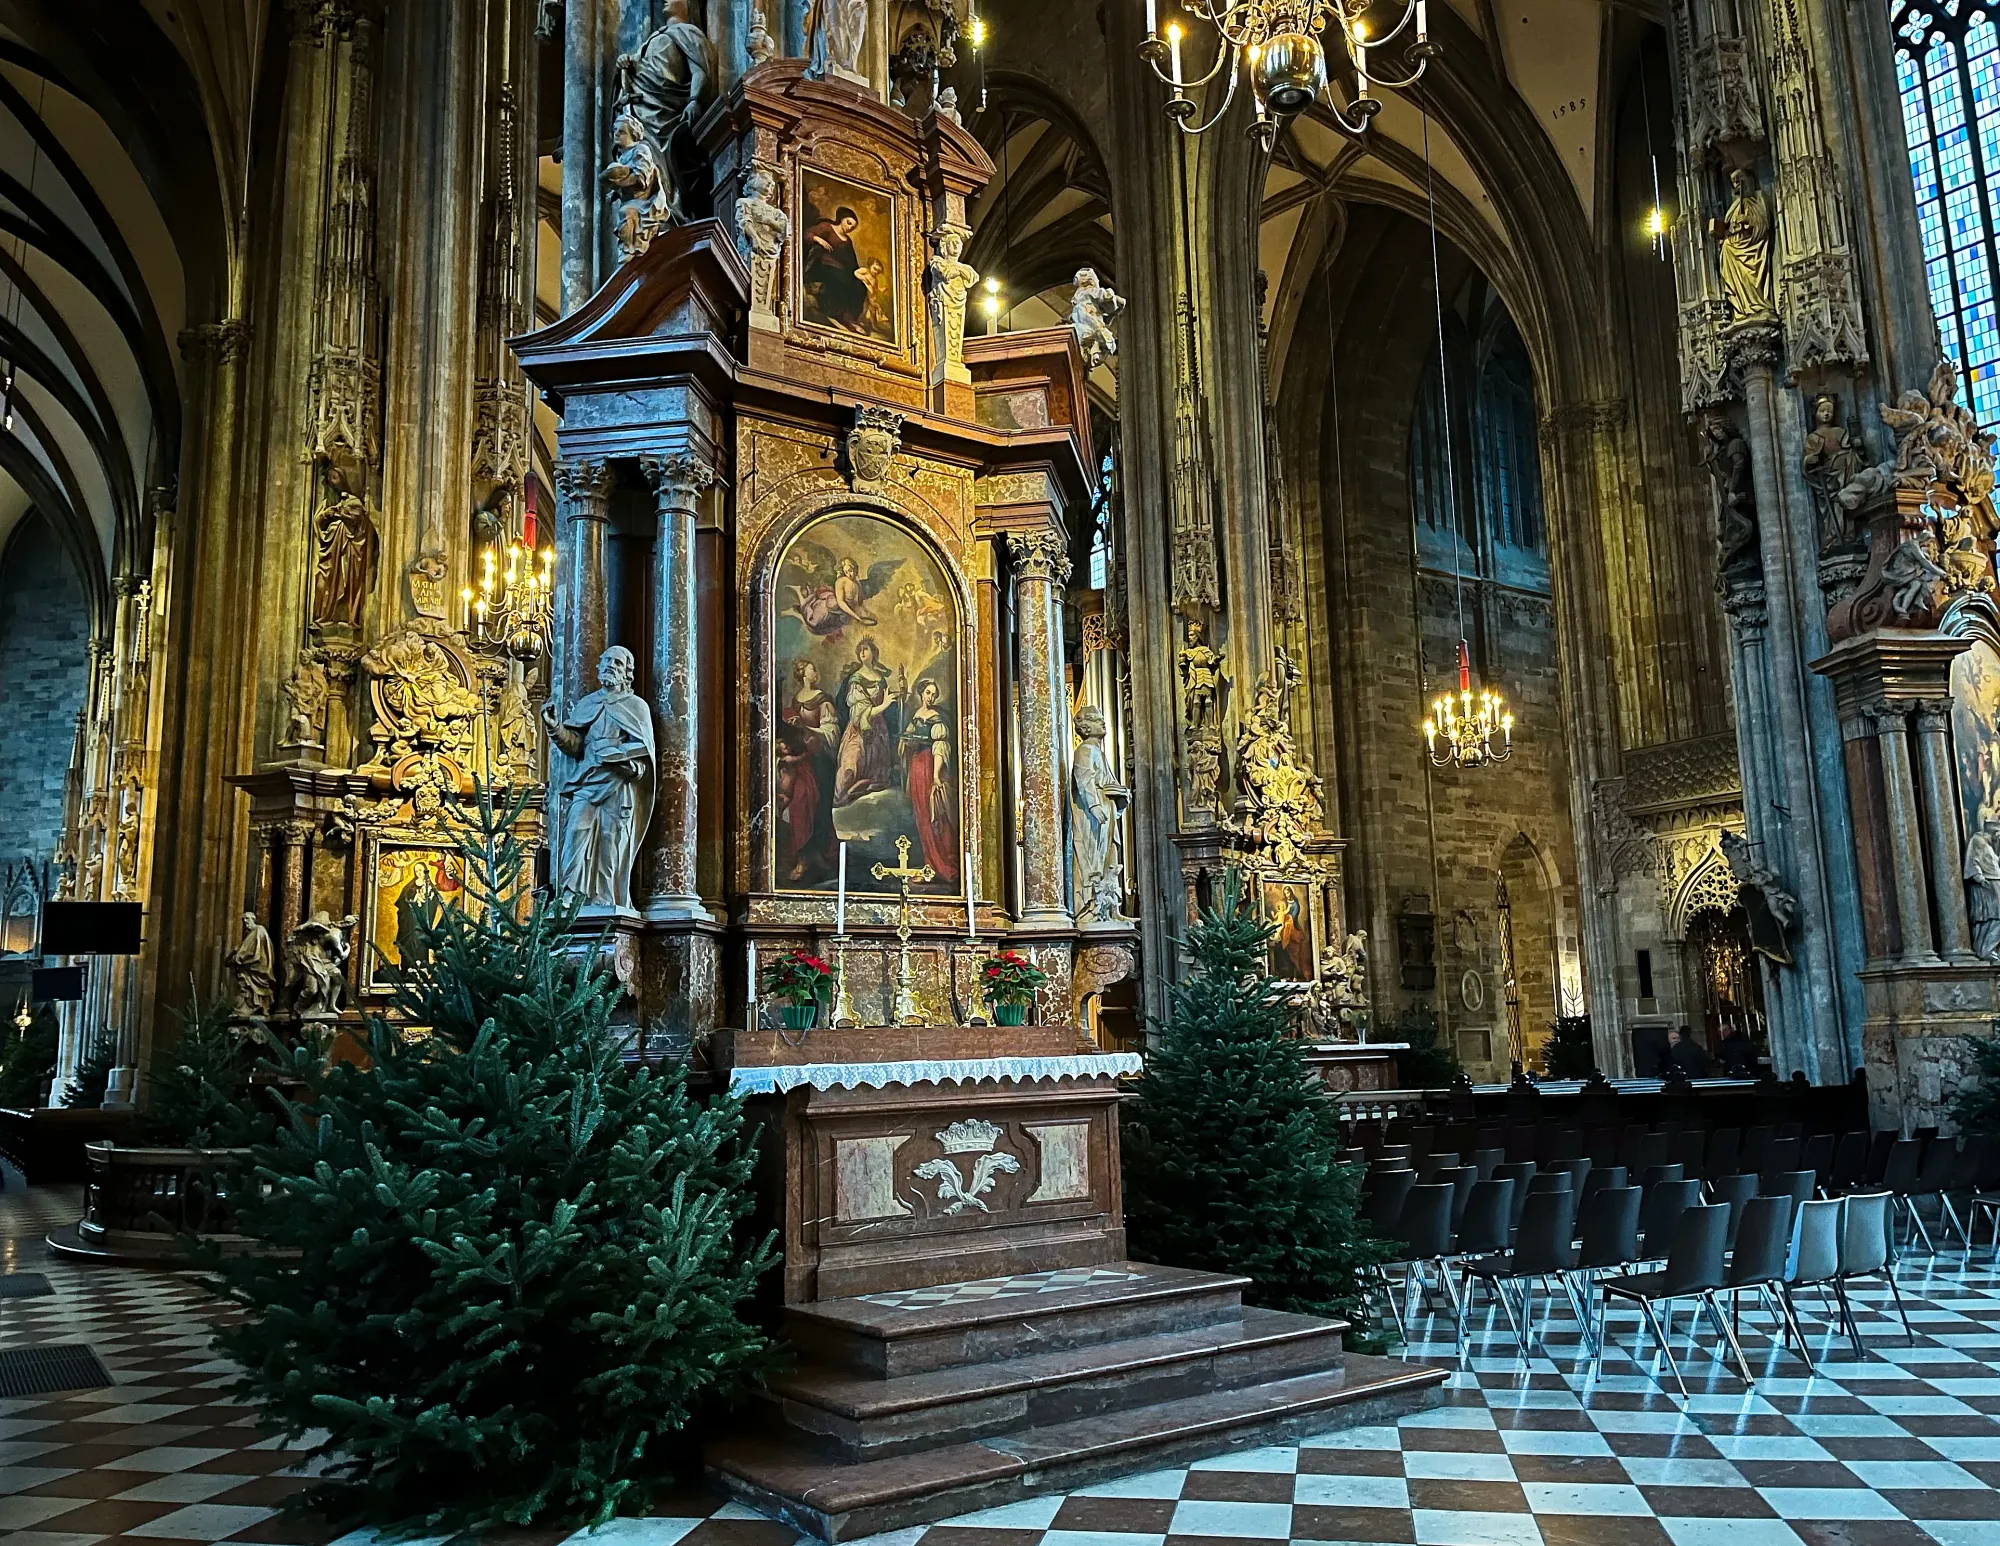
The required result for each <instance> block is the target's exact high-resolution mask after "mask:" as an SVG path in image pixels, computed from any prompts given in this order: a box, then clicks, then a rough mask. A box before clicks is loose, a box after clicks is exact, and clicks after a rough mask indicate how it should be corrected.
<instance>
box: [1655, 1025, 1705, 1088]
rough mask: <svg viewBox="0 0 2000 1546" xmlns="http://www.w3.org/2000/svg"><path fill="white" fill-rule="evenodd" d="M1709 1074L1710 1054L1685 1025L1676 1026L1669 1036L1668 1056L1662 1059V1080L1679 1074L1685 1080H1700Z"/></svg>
mask: <svg viewBox="0 0 2000 1546" xmlns="http://www.w3.org/2000/svg"><path fill="white" fill-rule="evenodd" d="M1707 1073H1708V1054H1707V1053H1706V1052H1704V1051H1702V1050H1701V1047H1700V1045H1699V1044H1698V1043H1697V1042H1696V1041H1695V1039H1694V1032H1693V1031H1691V1030H1689V1029H1688V1028H1687V1027H1686V1026H1685V1025H1678V1026H1675V1027H1674V1029H1673V1030H1672V1031H1671V1032H1670V1033H1669V1034H1668V1036H1667V1055H1666V1057H1665V1058H1664V1059H1662V1067H1661V1069H1660V1074H1661V1077H1662V1078H1669V1079H1670V1078H1672V1077H1673V1076H1674V1075H1675V1074H1679V1075H1680V1076H1681V1077H1682V1078H1683V1079H1700V1078H1702V1077H1704V1076H1705V1075H1706V1074H1707Z"/></svg>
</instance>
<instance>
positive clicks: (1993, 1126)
mask: <svg viewBox="0 0 2000 1546" xmlns="http://www.w3.org/2000/svg"><path fill="white" fill-rule="evenodd" d="M1965 1055H1966V1061H1967V1062H1968V1063H1970V1064H1971V1065H1972V1066H1971V1068H1970V1069H1969V1070H1968V1071H1967V1072H1968V1077H1966V1078H1965V1079H1962V1080H1960V1081H1959V1086H1958V1090H1957V1092H1956V1093H1955V1094H1954V1095H1953V1096H1952V1102H1951V1114H1952V1115H1953V1116H1954V1117H1956V1118H1957V1119H1958V1125H1959V1127H1960V1129H1961V1130H1962V1131H1964V1132H1966V1133H1987V1134H1992V1135H1993V1136H1995V1137H2000V1041H1995V1040H1994V1039H1993V1038H1992V1037H1990V1036H1968V1037H1966V1038H1965Z"/></svg>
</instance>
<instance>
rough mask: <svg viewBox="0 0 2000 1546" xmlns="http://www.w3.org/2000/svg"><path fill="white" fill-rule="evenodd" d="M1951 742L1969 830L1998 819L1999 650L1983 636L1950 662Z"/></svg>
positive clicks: (1999, 797) (1999, 737)
mask: <svg viewBox="0 0 2000 1546" xmlns="http://www.w3.org/2000/svg"><path fill="white" fill-rule="evenodd" d="M1951 728H1952V737H1951V739H1952V744H1953V746H1954V747H1955V748H1956V750H1957V752H1958V787H1959V792H1960V795H1961V797H1962V798H1963V800H1964V802H1965V830H1966V831H1967V832H1978V831H1980V830H1981V829H1982V828H1984V827H1986V826H1988V825H1990V824H1993V823H1995V822H2000V651H1996V650H1995V649H1994V648H1993V646H1992V645H1990V644H1988V643H1987V642H1986V641H1985V640H1984V639H1974V640H1973V642H1972V647H1971V648H1970V649H1968V650H1966V651H1965V652H1964V653H1963V654H1961V655H1958V656H1957V657H1956V658H1954V659H1953V661H1952V663H1951Z"/></svg>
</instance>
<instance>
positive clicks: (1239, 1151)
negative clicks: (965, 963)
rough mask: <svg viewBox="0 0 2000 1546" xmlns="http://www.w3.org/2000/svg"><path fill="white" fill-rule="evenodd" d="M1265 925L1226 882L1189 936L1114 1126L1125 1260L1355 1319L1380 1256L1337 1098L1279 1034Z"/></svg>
mask: <svg viewBox="0 0 2000 1546" xmlns="http://www.w3.org/2000/svg"><path fill="white" fill-rule="evenodd" d="M1270 935H1271V930H1270V928H1269V926H1268V925H1266V924H1265V923H1264V922H1263V921H1262V920H1260V919H1259V918H1258V917H1257V915H1256V912H1255V909H1254V908H1253V907H1252V906H1251V904H1250V903H1248V902H1247V901H1246V900H1245V899H1244V897H1243V895H1242V892H1241V888H1240V884H1239V882H1238V880H1237V878H1236V876H1235V875H1233V874H1231V875H1229V876H1228V877H1226V879H1225V881H1224V886H1223V892H1222V896H1221V900H1220V901H1219V902H1218V903H1217V904H1216V905H1215V906H1213V907H1205V908H1204V909H1203V910H1202V913H1201V920H1200V922H1199V923H1198V924H1196V925H1195V927H1194V928H1193V929H1191V930H1190V931H1189V934H1188V940H1187V948H1188V951H1189V953H1190V955H1191V956H1192V958H1193V970H1192V971H1191V972H1190V973H1189V974H1188V975H1187V976H1186V977H1185V978H1183V979H1182V980H1181V981H1179V982H1177V983H1175V984H1174V985H1173V986H1172V988H1171V989H1170V990H1169V995H1170V1004H1169V1013H1168V1018H1167V1021H1166V1023H1165V1024H1164V1025H1162V1026H1159V1027H1157V1034H1156V1035H1155V1037H1154V1039H1153V1041H1152V1044H1151V1046H1150V1048H1149V1050H1148V1052H1147V1056H1146V1071H1145V1073H1144V1074H1143V1075H1142V1076H1141V1077H1140V1079H1139V1083H1138V1098H1137V1100H1136V1101H1135V1102H1134V1103H1133V1105H1132V1106H1131V1107H1130V1108H1129V1109H1128V1111H1127V1114H1126V1116H1125V1121H1124V1145H1125V1223H1126V1229H1127V1233H1128V1236H1129V1238H1130V1240H1131V1243H1132V1251H1133V1254H1134V1255H1135V1256H1137V1257H1139V1258H1141V1259H1143V1260H1146V1261H1156V1262H1161V1263H1164V1264H1166V1265H1168V1266H1176V1267H1194V1268H1199V1269H1202V1270H1205V1271H1209V1272H1228V1273H1240V1274H1242V1275H1244V1276H1246V1277H1248V1278H1250V1279H1251V1282H1252V1287H1251V1289H1250V1291H1249V1293H1248V1294H1247V1295H1246V1297H1247V1298H1248V1299H1249V1300H1250V1302H1251V1303H1253V1304H1260V1305H1265V1306H1268V1307H1270V1308H1272V1309H1278V1310H1293V1311H1299V1312H1303V1313H1306V1314H1314V1315H1331V1316H1338V1317H1341V1318H1343V1319H1346V1320H1350V1321H1353V1322H1355V1323H1356V1324H1362V1323H1365V1320H1366V1316H1365V1314H1364V1296H1363V1284H1362V1278H1361V1273H1362V1269H1363V1268H1364V1267H1366V1266H1367V1265H1368V1264H1369V1263H1370V1262H1374V1261H1377V1260H1380V1259H1382V1258H1383V1256H1384V1255H1385V1254H1386V1250H1387V1248H1386V1246H1384V1244H1383V1243H1382V1242H1380V1241H1377V1240H1372V1239H1370V1238H1368V1236H1367V1235H1366V1232H1365V1231H1364V1230H1363V1229H1362V1228H1361V1226H1360V1225H1359V1224H1358V1223H1357V1222H1356V1220H1355V1205H1356V1200H1357V1197H1356V1194H1357V1181H1358V1177H1357V1173H1356V1171H1355V1170H1354V1169H1353V1168H1352V1167H1350V1166H1345V1165H1342V1164H1341V1163H1340V1158H1339V1155H1340V1149H1341V1147H1342V1144H1341V1139H1340V1128H1339V1123H1338V1120H1337V1117H1336V1113H1335V1107H1334V1103H1333V1101H1332V1100H1331V1099H1329V1098H1328V1096H1327V1095H1326V1093H1325V1091H1324V1090H1323V1088H1322V1087H1321V1086H1320V1084H1319V1082H1318V1081H1317V1080H1316V1079H1314V1078H1313V1076H1312V1074H1311V1072H1310V1070H1309V1069H1308V1068H1307V1066H1306V1061H1305V1049H1304V1047H1303V1045H1302V1044H1301V1043H1299V1042H1298V1041H1296V1040H1294V1039H1293V1038H1292V1037H1291V1036H1290V1035H1288V1034H1287V1010H1286V1006H1285V990H1284V989H1282V988H1281V987H1279V986H1278V985H1277V984H1276V983H1274V982H1273V981H1272V980H1271V978H1270V976H1269V975H1268V972H1267V970H1266V951H1267V948H1268V946H1269V943H1270Z"/></svg>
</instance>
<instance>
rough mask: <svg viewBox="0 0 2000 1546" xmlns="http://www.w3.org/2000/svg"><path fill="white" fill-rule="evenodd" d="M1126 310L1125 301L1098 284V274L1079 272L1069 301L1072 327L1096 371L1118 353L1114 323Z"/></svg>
mask: <svg viewBox="0 0 2000 1546" xmlns="http://www.w3.org/2000/svg"><path fill="white" fill-rule="evenodd" d="M1124 309H1125V297H1124V296H1122V295H1120V294H1119V293H1118V292H1117V291H1116V290H1114V289H1112V288H1111V286H1109V285H1107V284H1102V283H1100V282H1099V281H1098V278H1097V270H1096V269H1094V268H1080V269H1078V270H1077V271H1076V288H1075V290H1074V291H1072V292H1071V294H1070V299H1069V325H1070V326H1071V327H1072V328H1074V329H1075V330H1076V341H1077V343H1078V344H1079V345H1080V346H1081V347H1082V349H1083V357H1084V359H1085V360H1086V361H1087V362H1088V363H1089V365H1090V368H1091V369H1092V370H1095V369H1097V367H1098V366H1100V365H1102V364H1103V363H1104V362H1105V361H1106V360H1108V359H1111V358H1112V357H1113V356H1114V355H1116V354H1117V353H1118V335H1117V334H1115V333H1113V332H1112V331H1111V319H1112V318H1113V317H1115V316H1117V315H1118V313H1119V312H1121V311H1123V310H1124Z"/></svg>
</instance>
